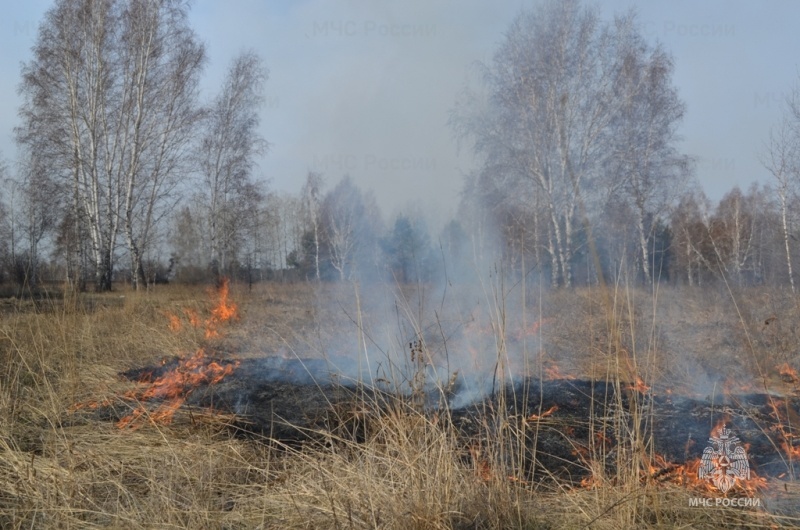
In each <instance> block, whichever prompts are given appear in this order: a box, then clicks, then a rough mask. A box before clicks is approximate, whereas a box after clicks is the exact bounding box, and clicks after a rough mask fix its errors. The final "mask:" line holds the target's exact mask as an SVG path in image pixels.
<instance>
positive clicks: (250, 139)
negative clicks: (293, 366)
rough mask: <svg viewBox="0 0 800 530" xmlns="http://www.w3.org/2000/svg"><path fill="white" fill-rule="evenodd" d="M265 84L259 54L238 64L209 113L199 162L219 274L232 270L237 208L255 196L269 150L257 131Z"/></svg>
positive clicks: (212, 260) (243, 56)
mask: <svg viewBox="0 0 800 530" xmlns="http://www.w3.org/2000/svg"><path fill="white" fill-rule="evenodd" d="M266 79H267V70H266V69H265V68H264V66H263V65H262V62H261V59H260V58H259V56H258V55H257V54H256V53H255V52H245V53H243V54H241V55H240V56H238V57H237V58H236V59H234V61H233V63H232V64H231V66H230V69H229V70H228V74H227V77H226V79H225V82H224V84H223V87H222V91H221V92H220V94H219V95H218V96H217V97H216V98H215V99H214V101H213V102H212V104H211V106H210V108H209V109H208V113H207V119H206V122H205V124H204V129H203V132H202V137H201V141H200V146H199V148H200V153H199V159H200V172H201V175H202V179H203V191H202V197H203V202H204V204H205V209H206V217H207V219H208V238H209V240H210V245H209V246H210V256H209V262H210V263H211V264H212V267H213V268H214V270H215V271H216V272H217V273H218V274H219V273H224V272H226V271H227V269H228V266H229V265H230V263H229V260H230V259H231V254H232V251H233V249H232V247H231V244H232V243H233V240H232V238H233V236H234V234H235V232H236V230H237V229H238V225H237V221H238V220H239V217H238V214H237V212H236V205H237V204H241V199H242V198H243V197H245V196H246V195H247V193H248V192H249V191H250V190H251V188H250V185H251V177H252V175H251V173H252V170H253V167H254V165H255V158H256V156H258V155H260V154H261V153H263V152H264V151H265V150H266V148H267V143H266V141H265V140H264V139H263V138H261V136H260V135H259V133H258V130H257V129H258V124H259V115H258V109H259V106H260V105H261V103H262V101H263V94H262V89H263V85H264V82H265V81H266Z"/></svg>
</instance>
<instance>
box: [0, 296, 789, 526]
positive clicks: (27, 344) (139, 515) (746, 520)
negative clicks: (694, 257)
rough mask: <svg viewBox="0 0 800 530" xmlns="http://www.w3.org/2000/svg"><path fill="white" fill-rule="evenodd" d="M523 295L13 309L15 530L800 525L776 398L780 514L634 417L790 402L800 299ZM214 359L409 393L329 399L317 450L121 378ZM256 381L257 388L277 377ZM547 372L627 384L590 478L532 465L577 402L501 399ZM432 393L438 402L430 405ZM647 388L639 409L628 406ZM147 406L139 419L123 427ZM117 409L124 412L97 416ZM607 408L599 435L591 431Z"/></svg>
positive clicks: (8, 370) (586, 462) (9, 379)
mask: <svg viewBox="0 0 800 530" xmlns="http://www.w3.org/2000/svg"><path fill="white" fill-rule="evenodd" d="M507 287H508V286H503V285H497V286H493V285H488V286H481V287H480V288H479V289H476V288H474V287H470V286H459V285H450V286H448V288H447V289H442V288H435V287H433V286H413V287H402V288H399V287H397V286H388V287H387V286H375V285H354V284H344V285H341V284H323V285H321V286H314V285H312V284H308V283H296V284H260V285H256V286H253V288H252V289H248V287H247V286H246V285H232V286H231V289H230V294H229V297H228V300H227V303H229V304H231V305H236V310H237V311H236V315H235V316H234V318H232V319H231V320H230V321H228V322H225V323H214V322H213V320H214V318H215V317H214V315H215V314H216V313H214V312H213V310H214V308H215V307H219V305H220V293H219V292H217V291H214V290H212V289H210V288H206V287H192V288H190V287H181V286H158V287H157V288H156V289H155V290H153V291H150V292H142V293H137V292H132V291H128V290H125V289H124V288H118V289H117V290H116V291H115V292H112V293H109V294H103V295H100V294H84V295H79V296H67V297H64V296H61V295H59V294H57V293H51V294H50V295H49V296H45V295H37V296H36V297H33V298H24V299H5V300H3V301H2V304H0V314H1V315H2V316H1V318H2V320H0V367H2V372H0V454H1V455H2V458H0V526H2V527H4V528H5V527H9V528H23V527H25V528H31V527H36V528H56V527H58V528H62V527H67V528H70V527H75V528H85V527H124V528H152V527H178V528H398V529H399V528H487V529H489V528H539V527H544V528H576V527H586V526H590V527H592V528H642V527H652V528H671V527H674V526H681V525H682V526H690V527H693V528H720V527H724V526H728V527H731V528H733V527H737V528H741V527H766V528H768V527H779V526H781V525H784V526H793V525H796V524H798V523H799V522H800V520H798V519H796V518H794V517H796V516H793V515H792V513H796V511H797V506H798V504H800V500H799V499H800V492H798V488H797V486H796V482H794V480H792V479H793V474H794V472H795V471H796V470H795V466H794V465H793V464H792V460H793V459H796V458H797V455H795V454H794V451H795V449H796V448H795V447H794V445H793V440H792V439H791V435H792V433H793V432H794V431H793V430H792V429H793V427H792V425H793V424H794V423H800V418H798V417H797V414H796V411H794V410H793V409H792V408H791V407H788V406H787V407H784V408H782V409H780V410H776V412H775V416H774V420H775V421H774V422H772V423H771V424H770V426H769V428H765V433H764V434H765V436H766V437H767V438H768V439H769V440H773V441H774V444H775V446H776V448H779V449H781V450H782V453H780V454H782V455H783V458H785V459H786V460H787V461H788V462H789V464H788V466H787V473H786V475H785V476H783V477H779V476H769V477H766V478H765V481H764V483H758V484H755V483H754V484H755V485H754V486H753V488H754V489H753V490H752V491H746V490H741V491H739V492H738V493H736V495H737V496H738V497H742V496H745V495H747V496H749V497H750V498H758V499H763V500H764V501H765V504H767V505H768V506H766V507H763V506H762V507H761V508H753V507H744V508H736V509H731V508H726V507H716V506H712V507H708V508H704V507H697V506H690V499H691V498H697V497H702V498H713V497H715V494H713V492H709V490H708V489H707V488H706V489H703V488H702V487H701V486H700V485H698V484H691V483H689V481H688V480H686V478H687V477H689V475H690V473H689V472H685V473H684V475H683V476H680V474H679V473H678V472H677V471H676V470H677V469H678V468H677V467H669V466H672V465H674V466H677V465H680V464H684V463H685V462H669V463H667V462H662V461H659V457H660V455H658V454H654V452H653V446H654V445H658V444H657V443H656V444H653V443H651V442H652V438H653V436H654V433H656V432H657V429H654V428H652V424H648V423H647V422H646V421H642V422H637V421H631V417H632V415H634V414H637V413H638V414H642V415H643V417H644V416H646V407H647V405H648V403H652V402H653V401H652V396H658V397H659V399H667V398H668V397H669V396H681V397H685V398H690V397H691V398H692V399H696V400H697V402H706V401H707V402H708V403H710V404H712V406H715V407H719V405H720V404H721V403H725V400H726V399H729V400H730V397H731V396H739V395H744V394H747V393H750V394H752V393H758V394H760V395H769V396H775V398H776V399H777V398H783V399H787V402H788V398H791V397H792V396H794V393H795V390H796V387H797V385H798V380H797V378H796V376H795V375H793V372H792V370H794V369H796V368H797V367H798V366H800V336H798V329H797V324H796V323H797V322H798V316H800V310H799V309H800V305H798V299H797V298H795V297H792V296H791V295H789V294H788V293H786V292H778V291H770V290H766V289H763V288H760V289H759V288H747V289H732V288H731V289H728V288H726V287H721V288H717V287H703V288H694V289H688V288H680V287H669V286H665V287H661V288H659V289H658V290H657V291H653V290H642V289H639V288H632V287H631V288H626V287H616V288H609V289H600V288H593V289H574V290H558V291H546V290H540V289H539V288H538V287H535V286H527V291H526V292H525V296H524V297H523V296H521V294H520V293H519V292H517V291H519V289H517V291H515V290H514V289H508V288H507ZM193 315H194V316H193ZM209 326H211V327H213V328H214V329H215V331H216V334H215V335H214V334H212V335H214V336H208V335H209V333H208V328H209ZM201 351H202V352H203V353H202V355H203V357H202V358H203V359H204V361H203V362H204V363H205V364H206V365H208V364H209V362H210V361H209V360H210V359H213V360H215V361H216V362H217V363H218V365H219V366H220V367H221V369H223V370H224V369H225V367H226V366H229V365H230V366H231V367H233V366H234V365H235V366H236V367H237V368H238V369H244V368H243V367H252V366H255V365H256V364H257V363H259V362H261V361H260V360H261V359H264V358H265V357H270V358H279V359H284V360H286V362H287V363H289V362H294V361H295V360H297V359H310V360H312V359H315V360H317V361H319V362H325V363H331V364H333V365H334V366H336V368H337V369H338V370H340V371H341V372H342V373H343V374H344V375H343V377H346V378H350V379H352V380H356V379H359V378H360V379H361V380H366V381H370V382H371V383H372V384H374V385H376V386H380V385H383V387H382V388H383V389H384V390H386V391H387V392H388V393H389V394H392V393H395V394H399V395H401V396H403V397H402V399H398V400H394V401H390V400H388V399H387V398H385V395H388V394H375V393H365V394H360V398H359V399H360V401H356V402H355V406H354V404H353V402H348V405H347V407H344V408H342V407H339V408H338V409H337V408H335V407H333V405H335V403H334V404H332V407H333V410H334V412H333V416H332V417H333V418H335V419H339V420H342V421H340V422H339V423H336V422H328V423H322V424H319V425H315V426H314V427H313V428H314V429H315V431H314V432H313V433H311V434H313V435H314V436H309V437H308V439H309V440H311V441H308V442H306V443H303V442H299V443H294V442H293V443H286V442H285V441H284V440H283V439H282V438H281V437H280V436H277V435H276V433H272V434H271V433H269V432H264V430H263V429H262V430H260V431H258V432H257V433H256V434H254V433H253V432H250V433H242V431H241V429H240V428H234V426H237V427H240V426H241V422H242V417H241V414H237V413H236V411H231V410H227V409H224V407H215V408H213V409H211V408H208V407H206V408H202V407H198V406H189V404H190V402H191V400H187V401H183V402H181V403H180V404H179V405H180V406H177V407H175V408H174V410H171V412H170V419H171V421H163V418H159V417H158V416H157V414H156V412H157V411H159V410H161V409H159V408H158V407H161V406H162V405H164V404H165V403H168V401H167V400H166V399H163V396H162V397H160V398H159V401H158V406H155V405H153V404H152V402H149V401H148V399H149V398H148V397H146V394H147V392H148V389H149V388H150V387H148V385H147V384H144V383H140V384H136V383H134V382H132V381H131V380H130V378H125V377H120V373H123V372H129V373H130V371H132V370H133V371H136V370H141V369H143V368H147V367H158V366H162V365H163V366H164V367H166V368H171V367H173V366H181V363H186V362H188V360H190V359H196V358H199V357H198V355H199V354H198V352H201ZM271 362H277V361H271ZM236 363H239V364H236ZM184 366H185V364H184ZM270 366H273V367H274V366H275V365H270ZM281 366H283V367H284V368H285V366H288V365H281ZM166 368H165V369H166ZM231 370H233V368H231ZM182 373H183V376H184V377H186V376H187V374H189V373H190V371H189V370H188V369H183V372H182ZM232 373H233V374H236V372H235V371H233V372H232ZM248 373H249V377H250V379H246V378H242V379H241V380H247V381H254V380H256V378H258V377H259V376H258V374H254V373H253V371H252V370H249V372H248ZM271 373H274V370H273V372H271ZM281 373H283V374H288V373H291V374H294V375H291V376H285V377H284V379H287V378H288V379H291V378H292V377H294V378H299V377H300V376H301V375H302V373H299V372H297V371H284V372H281ZM223 375H224V374H223ZM203 377H204V379H203V380H202V381H200V383H198V384H201V385H204V386H206V387H208V386H213V385H210V381H211V380H212V376H210V375H207V374H205V375H203ZM231 377H234V376H231ZM536 378H539V379H540V380H548V379H549V380H557V381H570V380H572V378H575V379H576V380H580V381H608V382H609V383H610V384H611V385H612V387H613V386H614V385H616V386H617V387H618V388H620V391H619V395H620V396H623V395H625V396H628V397H626V398H625V400H626V401H625V402H624V404H623V401H622V397H621V398H620V401H619V402H618V403H616V402H612V403H609V405H608V408H607V409H602V410H601V413H599V414H598V415H601V416H605V417H607V418H606V419H605V420H603V421H606V422H607V425H608V428H609V429H610V430H609V431H608V432H606V431H603V436H607V437H608V438H613V440H614V443H613V446H610V445H605V444H604V443H603V442H602V441H600V437H599V436H598V437H597V440H598V443H597V445H592V446H591V447H584V446H582V445H580V444H578V443H577V442H575V441H573V442H574V443H575V454H574V455H573V456H574V464H575V465H576V466H577V467H578V468H579V469H580V470H581V473H582V477H583V478H584V479H586V478H587V477H588V480H583V481H581V480H571V479H570V478H569V477H564V476H547V472H548V469H547V468H544V469H542V468H536V467H535V466H530V465H527V463H529V462H530V461H531V459H536V458H537V457H536V456H535V455H531V454H530V445H531V444H530V441H531V440H537V439H538V437H539V436H541V440H544V441H548V440H551V437H550V438H549V436H551V435H550V434H548V433H552V432H555V431H554V430H553V429H554V426H556V427H559V430H558V432H560V433H564V434H565V436H566V438H564V437H562V439H566V440H569V432H570V431H569V430H568V429H567V427H569V426H568V425H567V424H566V423H564V422H566V419H565V418H567V414H568V412H567V410H566V409H562V410H561V411H559V410H554V411H552V412H550V413H549V414H548V411H547V410H546V409H544V408H543V409H542V410H540V411H536V412H537V414H528V412H530V411H526V413H525V414H523V415H520V414H517V413H516V412H515V410H513V407H510V406H505V405H507V404H508V403H510V402H511V400H512V398H507V397H504V396H505V394H504V393H495V398H494V400H492V399H487V393H491V391H492V389H493V388H494V389H498V388H501V387H502V386H503V385H504V383H512V382H519V381H524V380H529V379H536ZM154 379H157V377H154V376H151V377H150V381H151V382H152V381H153V380H154ZM304 383H310V384H314V382H313V381H311V382H309V381H304ZM187 384H188V383H187V380H186V379H183V380H181V385H184V386H185V385H187ZM217 384H219V385H223V384H225V381H224V379H222V382H219V383H217ZM437 385H438V387H437ZM437 388H438V389H439V390H440V394H441V395H442V396H443V398H442V400H441V401H440V402H438V403H433V402H432V400H431V398H430V396H431V395H432V394H431V389H433V391H434V392H433V395H435V393H436V390H437ZM509 388H510V387H509ZM531 388H533V387H531ZM537 388H538V387H537ZM631 396H633V398H634V399H635V400H637V403H641V404H642V407H641V408H639V409H636V410H635V411H632V410H631V409H630V407H629V405H627V403H628V401H627V400H629V399H630V398H631ZM417 397H419V398H420V399H417ZM504 400H505V401H504ZM648 400H650V401H648ZM434 401H435V400H434ZM539 402H540V403H542V405H543V407H544V405H546V400H544V399H542V400H540V401H539ZM475 403H489V404H491V406H492V407H494V408H493V409H492V410H491V411H487V414H486V415H485V416H475V417H474V418H472V420H471V421H473V425H472V427H471V428H470V429H471V437H470V438H469V439H465V438H464V436H463V431H464V428H463V424H460V423H459V421H463V418H461V417H460V416H459V414H458V413H456V412H455V411H456V410H461V409H462V408H463V407H465V406H467V405H469V404H475ZM139 406H141V407H142V408H141V410H142V412H141V413H140V415H139V416H136V417H134V418H132V419H131V420H130V421H129V422H127V423H124V424H122V425H120V421H119V420H120V419H121V418H123V417H125V416H126V415H129V414H131V413H133V412H134V411H135V410H137V407H139ZM310 406H311V405H308V406H307V407H310ZM623 409H624V410H623ZM108 410H113V411H114V414H111V413H109V414H103V413H99V412H98V411H108ZM637 411H638V412H637ZM723 413H724V411H722V409H720V415H721V416H722V415H723ZM570 414H572V415H571V416H570V418H571V420H570V421H576V420H575V419H574V418H576V417H577V416H576V415H575V414H573V413H570ZM589 415H590V411H589V410H587V411H586V416H587V417H586V422H587V423H586V424H585V425H584V426H590V425H594V423H592V422H593V421H594V420H591V419H590V418H589ZM457 420H458V421H457ZM795 420H798V421H795ZM559 421H561V422H562V423H561V424H559ZM679 423H680V422H678V424H679ZM776 423H777V424H779V425H780V427H778V428H775V425H776ZM320 425H323V426H324V425H327V426H329V427H330V430H325V429H324V428H323V427H320ZM648 425H650V427H648ZM121 426H122V427H123V428H120V427H121ZM578 427H581V425H578ZM713 427H714V426H713V425H710V426H709V433H708V435H711V430H712V428H713ZM676 428H680V425H678V426H677V427H676ZM254 432H255V430H254ZM596 434H598V435H599V434H600V433H596ZM575 439H576V440H577V435H575ZM465 440H466V441H465ZM697 443H698V444H705V443H706V440H702V439H701V440H697ZM538 447H542V445H541V444H540V445H539V446H538ZM609 462H612V463H613V464H614V465H613V466H609V465H608V464H609ZM653 466H655V467H653ZM689 478H691V477H689ZM581 482H583V483H581ZM716 496H719V495H716ZM729 497H730V496H729ZM780 513H783V514H788V515H780Z"/></svg>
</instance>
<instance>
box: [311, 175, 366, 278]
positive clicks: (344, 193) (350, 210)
mask: <svg viewBox="0 0 800 530" xmlns="http://www.w3.org/2000/svg"><path fill="white" fill-rule="evenodd" d="M369 201H370V199H369V197H367V198H365V197H364V194H363V193H361V190H360V189H359V188H358V186H356V185H355V184H353V181H352V180H351V179H350V177H349V176H345V177H344V178H343V179H342V180H341V181H340V182H339V184H337V185H336V187H334V188H333V189H332V190H331V191H329V192H328V193H327V194H326V195H325V198H324V199H323V201H322V207H321V212H322V213H321V217H322V229H323V232H324V237H325V240H326V243H327V244H326V247H327V248H328V249H329V253H330V256H329V259H330V262H331V266H332V267H333V268H334V269H336V271H337V272H338V273H339V279H340V280H345V279H350V278H351V277H352V276H353V274H354V273H355V272H356V270H357V268H358V262H359V258H365V256H364V252H363V251H364V250H365V249H366V248H367V247H368V246H369V245H370V244H372V245H374V244H375V242H376V241H377V239H378V234H379V230H380V229H379V226H380V219H379V218H378V219H376V218H375V209H374V208H372V207H371V206H370V202H369Z"/></svg>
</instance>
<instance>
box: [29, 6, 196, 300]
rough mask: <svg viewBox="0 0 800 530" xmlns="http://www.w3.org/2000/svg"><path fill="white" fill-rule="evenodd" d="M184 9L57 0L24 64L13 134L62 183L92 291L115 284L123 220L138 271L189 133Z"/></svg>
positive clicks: (190, 52) (191, 85)
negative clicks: (86, 250) (90, 270)
mask: <svg viewBox="0 0 800 530" xmlns="http://www.w3.org/2000/svg"><path fill="white" fill-rule="evenodd" d="M186 9H187V7H186V4H185V2H183V1H181V0H152V1H148V2H123V1H121V0H102V1H92V0H58V1H57V2H56V4H55V6H54V7H53V8H52V9H51V10H50V11H48V12H47V14H46V15H45V19H44V22H43V23H42V25H41V26H40V28H39V34H38V37H37V42H36V45H35V47H34V58H33V59H32V60H31V61H30V62H28V63H27V64H25V65H23V68H22V76H23V79H22V83H21V86H20V91H21V93H22V94H23V96H24V103H23V105H22V107H21V108H20V115H21V117H22V121H23V124H22V125H21V126H20V127H19V128H18V129H17V140H18V142H19V143H20V144H21V145H22V146H23V147H25V148H27V149H29V150H31V151H33V152H35V153H36V154H37V156H38V157H40V158H42V164H44V165H45V166H46V169H45V171H47V172H49V173H50V174H51V175H53V176H57V177H58V178H60V179H62V180H63V181H64V182H65V183H69V186H63V189H64V190H67V189H68V190H70V191H69V204H70V209H71V212H70V214H69V217H70V218H71V219H72V221H71V224H72V225H74V226H75V227H76V231H75V233H76V234H78V235H81V236H82V235H83V234H86V235H87V236H88V238H89V241H90V246H91V255H92V259H93V264H94V277H95V286H96V288H97V289H98V290H108V289H110V288H111V281H112V278H113V272H114V264H115V259H116V256H115V251H116V248H117V237H118V235H119V233H120V228H121V226H120V223H124V227H125V232H126V236H127V239H128V246H129V250H130V251H131V254H132V260H133V264H134V267H135V269H140V260H141V255H142V252H143V250H144V249H145V248H146V246H147V244H148V233H149V231H150V229H151V227H152V226H153V225H154V224H155V223H156V222H157V221H158V216H159V214H158V213H157V210H158V205H159V203H162V202H163V201H164V200H165V199H166V198H167V197H168V196H169V189H170V187H169V185H166V184H165V182H166V180H165V179H166V178H167V176H168V175H169V176H170V178H171V177H172V175H175V173H174V171H175V170H176V165H177V161H178V160H179V159H181V158H182V157H183V153H182V150H183V148H184V146H185V145H186V142H187V137H188V135H189V133H190V132H191V128H190V125H191V122H192V120H193V119H194V116H195V112H196V111H195V110H194V108H193V98H194V93H195V90H196V82H197V76H198V75H199V73H200V67H201V64H202V61H203V58H204V51H203V48H202V46H201V45H199V44H198V43H197V42H196V39H195V37H194V35H193V33H192V32H191V30H190V29H189V28H188V25H187V13H186ZM138 276H139V275H138V274H137V277H138Z"/></svg>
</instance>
